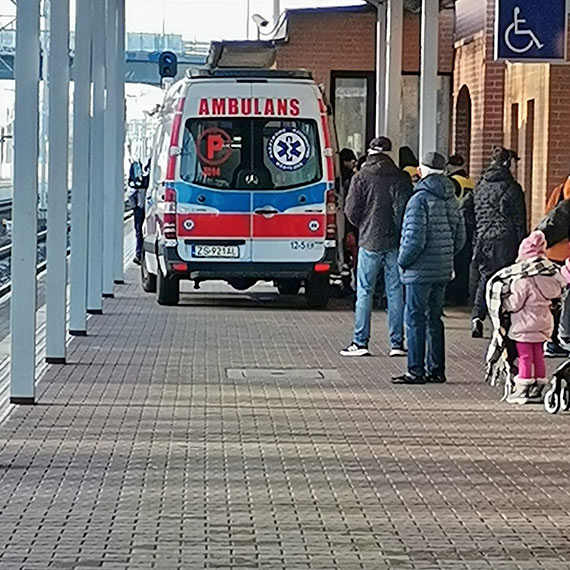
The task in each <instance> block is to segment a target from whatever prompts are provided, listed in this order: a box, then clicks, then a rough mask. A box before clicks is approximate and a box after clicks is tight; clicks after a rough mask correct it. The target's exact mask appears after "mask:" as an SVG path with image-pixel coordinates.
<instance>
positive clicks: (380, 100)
mask: <svg viewBox="0 0 570 570" xmlns="http://www.w3.org/2000/svg"><path fill="white" fill-rule="evenodd" d="M376 10H377V15H376V128H375V133H376V136H377V137H379V136H381V135H383V134H384V133H386V112H385V108H386V64H387V61H386V4H381V3H378V4H377V6H376Z"/></svg>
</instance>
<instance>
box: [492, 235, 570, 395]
mask: <svg viewBox="0 0 570 570" xmlns="http://www.w3.org/2000/svg"><path fill="white" fill-rule="evenodd" d="M539 259H546V238H545V237H544V234H543V233H542V232H540V231H536V232H533V233H532V234H530V236H529V237H528V238H526V239H525V240H523V242H522V243H521V246H520V248H519V257H518V259H517V262H521V261H529V260H539ZM564 276H565V277H568V278H570V271H569V270H568V268H566V267H564V268H563V269H562V272H561V273H556V274H554V275H535V276H532V277H520V278H518V279H517V280H516V281H515V282H514V283H513V285H512V287H511V292H510V294H509V295H508V297H507V298H506V299H505V300H504V304H503V308H504V310H505V311H508V312H510V313H511V326H510V329H509V333H508V335H509V338H511V339H512V340H514V341H515V342H516V346H517V353H518V357H519V374H518V376H517V377H516V378H515V389H514V391H513V393H512V394H511V395H510V396H509V397H508V398H507V401H508V402H509V403H517V404H526V403H527V402H528V391H529V387H530V386H531V385H533V384H537V385H538V386H544V385H545V384H547V383H548V380H547V378H546V366H545V363H544V351H543V344H544V343H545V342H546V341H548V340H550V338H551V336H552V332H553V330H554V317H553V316H552V311H551V305H552V301H553V300H554V299H557V298H559V297H560V296H561V295H562V292H563V290H564V288H565V287H566V285H567V282H566V280H565V278H564Z"/></svg>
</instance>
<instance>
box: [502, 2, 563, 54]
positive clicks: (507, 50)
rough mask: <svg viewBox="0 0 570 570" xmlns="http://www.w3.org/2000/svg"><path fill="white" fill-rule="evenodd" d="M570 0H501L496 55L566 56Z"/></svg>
mask: <svg viewBox="0 0 570 570" xmlns="http://www.w3.org/2000/svg"><path fill="white" fill-rule="evenodd" d="M566 5H567V0H497V10H496V22H495V59H507V60H511V61H512V60H515V61H556V60H564V59H565V54H566V34H567V7H566Z"/></svg>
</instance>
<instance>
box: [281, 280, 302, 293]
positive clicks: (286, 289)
mask: <svg viewBox="0 0 570 570" xmlns="http://www.w3.org/2000/svg"><path fill="white" fill-rule="evenodd" d="M275 286H276V287H277V290H278V291H279V293H280V294H281V295H297V294H298V293H299V291H300V289H301V280H300V279H283V280H282V281H277V283H275Z"/></svg>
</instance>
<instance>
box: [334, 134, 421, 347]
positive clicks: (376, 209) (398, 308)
mask: <svg viewBox="0 0 570 570" xmlns="http://www.w3.org/2000/svg"><path fill="white" fill-rule="evenodd" d="M391 150H392V143H391V141H390V139H388V138H386V137H378V138H376V139H374V140H373V141H372V142H371V143H370V147H369V149H368V158H367V160H366V163H365V164H364V166H363V167H362V170H360V172H358V173H357V174H355V175H354V177H353V179H352V182H351V184H350V190H349V192H348V196H347V199H346V205H345V214H346V216H347V218H348V220H349V221H350V222H351V223H352V224H354V226H356V228H357V229H358V239H359V249H358V268H357V289H356V315H355V321H356V322H355V330H354V337H353V339H354V340H353V342H352V344H350V345H349V346H348V347H347V348H346V349H344V350H342V351H341V355H342V356H368V355H369V354H370V352H369V350H368V342H369V340H370V317H371V313H372V300H373V295H374V289H375V287H376V283H377V281H378V274H379V273H380V271H381V270H383V271H384V277H385V283H386V295H387V297H388V327H389V329H390V344H391V351H390V355H391V356H404V355H405V354H406V353H405V350H404V314H403V313H404V299H403V288H402V283H401V281H400V274H399V271H398V244H399V242H400V231H401V225H402V219H403V217H404V211H405V209H406V204H407V202H408V200H409V198H410V197H411V195H412V182H411V180H410V177H409V176H408V175H407V174H406V173H405V172H402V171H401V170H400V169H399V168H398V167H397V166H396V165H395V164H394V161H393V160H392V159H391V158H390V157H389V156H388V155H387V154H386V153H387V152H389V151H391Z"/></svg>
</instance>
